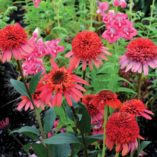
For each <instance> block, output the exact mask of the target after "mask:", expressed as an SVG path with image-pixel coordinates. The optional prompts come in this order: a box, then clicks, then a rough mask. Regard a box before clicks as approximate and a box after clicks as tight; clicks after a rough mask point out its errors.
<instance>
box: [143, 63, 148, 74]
mask: <svg viewBox="0 0 157 157" xmlns="http://www.w3.org/2000/svg"><path fill="white" fill-rule="evenodd" d="M143 70H144V75H145V76H147V75H148V70H149V69H148V65H147V64H144V66H143Z"/></svg>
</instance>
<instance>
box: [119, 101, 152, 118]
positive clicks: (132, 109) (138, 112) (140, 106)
mask: <svg viewBox="0 0 157 157" xmlns="http://www.w3.org/2000/svg"><path fill="white" fill-rule="evenodd" d="M120 111H121V112H127V113H130V114H132V115H134V116H142V117H144V118H146V119H149V120H151V119H152V117H151V115H153V112H152V111H150V110H148V109H147V108H146V106H145V104H144V103H143V102H142V101H141V100H139V99H132V100H128V101H126V102H124V103H123V105H122V107H121V109H120Z"/></svg>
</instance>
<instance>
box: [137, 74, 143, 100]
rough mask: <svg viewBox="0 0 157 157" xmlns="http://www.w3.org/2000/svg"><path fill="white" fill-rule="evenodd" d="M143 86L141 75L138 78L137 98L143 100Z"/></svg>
mask: <svg viewBox="0 0 157 157" xmlns="http://www.w3.org/2000/svg"><path fill="white" fill-rule="evenodd" d="M141 86H142V73H141V74H139V76H138V81H137V98H138V99H140V98H141Z"/></svg>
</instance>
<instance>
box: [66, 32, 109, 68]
mask: <svg viewBox="0 0 157 157" xmlns="http://www.w3.org/2000/svg"><path fill="white" fill-rule="evenodd" d="M106 55H111V54H110V53H109V52H108V50H107V48H106V47H104V46H103V43H102V41H101V39H100V38H99V36H98V35H97V34H96V33H95V32H92V31H82V32H80V33H78V34H77V35H76V36H75V37H74V39H73V41H72V51H70V52H69V53H67V54H66V57H72V59H71V61H70V68H71V69H75V68H77V67H78V65H79V63H80V62H82V70H85V69H86V66H87V65H89V67H90V69H91V70H92V68H93V65H92V64H93V63H94V64H95V66H96V67H97V68H98V67H99V66H100V65H102V64H103V62H102V59H104V60H107V58H106Z"/></svg>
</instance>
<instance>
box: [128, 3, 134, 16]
mask: <svg viewBox="0 0 157 157" xmlns="http://www.w3.org/2000/svg"><path fill="white" fill-rule="evenodd" d="M129 3H130V4H129V15H130V17H131V18H132V12H133V6H134V2H133V0H129Z"/></svg>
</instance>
